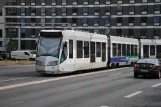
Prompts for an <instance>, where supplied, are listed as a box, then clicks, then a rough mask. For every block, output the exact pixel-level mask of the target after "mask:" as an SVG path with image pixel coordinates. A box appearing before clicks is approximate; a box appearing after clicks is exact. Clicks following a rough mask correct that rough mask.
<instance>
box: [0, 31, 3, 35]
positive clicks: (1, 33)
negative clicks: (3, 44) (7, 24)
mask: <svg viewBox="0 0 161 107" xmlns="http://www.w3.org/2000/svg"><path fill="white" fill-rule="evenodd" d="M0 37H3V31H2V29H0Z"/></svg>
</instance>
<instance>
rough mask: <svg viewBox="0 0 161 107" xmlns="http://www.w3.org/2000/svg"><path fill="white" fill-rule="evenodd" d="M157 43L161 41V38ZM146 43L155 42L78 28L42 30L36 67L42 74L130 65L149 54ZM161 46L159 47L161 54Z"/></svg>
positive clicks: (38, 43)
mask: <svg viewBox="0 0 161 107" xmlns="http://www.w3.org/2000/svg"><path fill="white" fill-rule="evenodd" d="M155 43H156V44H161V40H158V41H157V40H156V42H155ZM146 44H152V43H151V42H150V41H147V40H138V39H132V38H125V37H118V36H107V35H103V34H96V33H89V32H82V31H75V30H41V32H40V35H39V38H38V42H37V56H36V63H35V68H36V71H37V72H39V73H41V74H62V73H68V72H74V71H77V70H88V69H95V68H104V67H109V66H120V65H129V64H133V63H134V62H135V61H137V60H138V59H139V56H141V57H144V56H143V53H144V52H145V53H147V52H146V51H145V49H144V48H145V46H144V45H146ZM160 46H161V45H158V46H156V48H158V49H157V52H158V53H160V54H161V52H160V50H159V49H161V48H160ZM140 47H141V48H140ZM150 47H151V46H150ZM151 48H152V47H151ZM140 52H141V53H140ZM157 52H156V53H157ZM160 54H155V55H156V56H157V55H160Z"/></svg>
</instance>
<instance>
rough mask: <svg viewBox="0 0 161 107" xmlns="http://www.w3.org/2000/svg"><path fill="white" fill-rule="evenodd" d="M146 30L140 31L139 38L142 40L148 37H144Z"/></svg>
mask: <svg viewBox="0 0 161 107" xmlns="http://www.w3.org/2000/svg"><path fill="white" fill-rule="evenodd" d="M146 32H147V29H141V32H140V36H141V38H142V39H145V38H147V37H148V36H147V35H146Z"/></svg>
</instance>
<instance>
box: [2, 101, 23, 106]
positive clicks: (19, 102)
mask: <svg viewBox="0 0 161 107" xmlns="http://www.w3.org/2000/svg"><path fill="white" fill-rule="evenodd" d="M23 102H24V101H18V102H15V103H12V104H8V105H5V106H2V107H9V106H14V105H17V104H21V103H23Z"/></svg>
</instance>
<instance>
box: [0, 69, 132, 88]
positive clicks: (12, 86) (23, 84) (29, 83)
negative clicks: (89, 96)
mask: <svg viewBox="0 0 161 107" xmlns="http://www.w3.org/2000/svg"><path fill="white" fill-rule="evenodd" d="M126 68H130V67H125V68H118V69H112V70H104V71H100V72H91V73H86V74H79V75H73V76H66V77H59V78H53V79H46V80H41V81H33V82H26V83H21V84H15V85H9V86H3V87H0V91H3V90H8V89H13V88H19V87H24V86H30V85H37V84H42V83H48V82H53V81H58V80H64V79H69V78H76V77H83V76H88V75H93V74H100V73H106V72H112V71H117V70H122V69H126Z"/></svg>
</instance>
